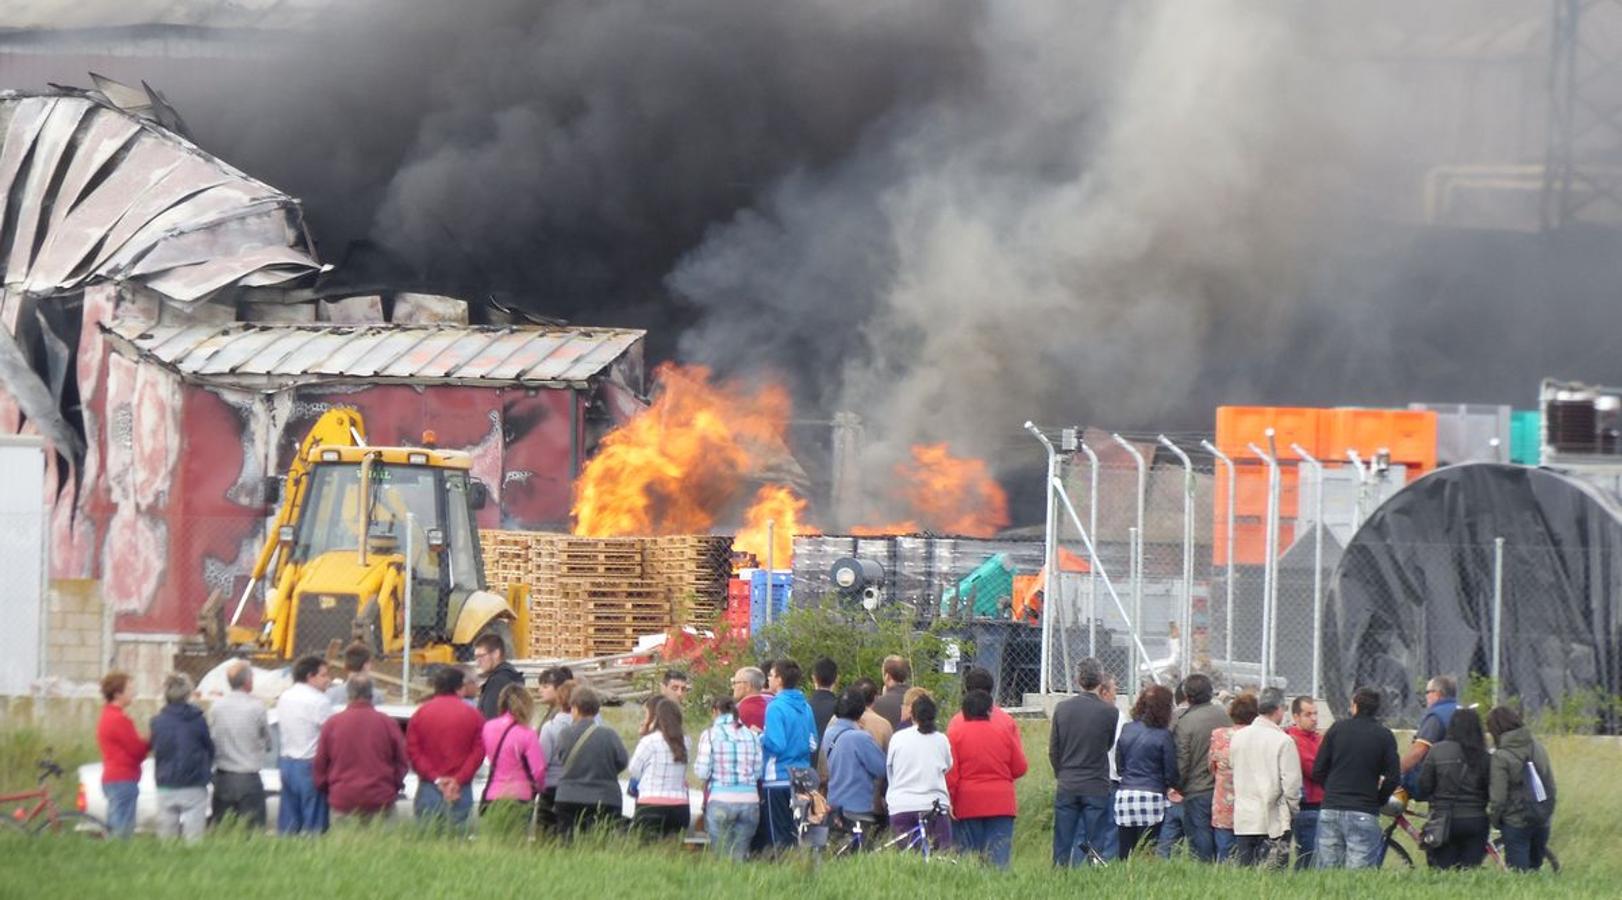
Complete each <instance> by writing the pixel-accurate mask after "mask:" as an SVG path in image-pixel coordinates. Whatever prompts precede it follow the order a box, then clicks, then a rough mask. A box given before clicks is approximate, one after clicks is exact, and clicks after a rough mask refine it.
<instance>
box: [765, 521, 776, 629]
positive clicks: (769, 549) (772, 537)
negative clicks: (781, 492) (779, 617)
mask: <svg viewBox="0 0 1622 900" xmlns="http://www.w3.org/2000/svg"><path fill="white" fill-rule="evenodd" d="M776 549H777V520H776V519H767V520H766V624H767V625H770V624H772V601H773V600H775V599H776V598H775V597H773V596H772V592H773V589H774V588H775V587H776V585H774V584H773V583H772V582H774V581H776V580H777V571H776V570H775V569H774V568H772V567H773V565H774V564H775V563H776V560H775V559H774V558H773V557H774V556H775V554H774V553H773V551H775V550H776Z"/></svg>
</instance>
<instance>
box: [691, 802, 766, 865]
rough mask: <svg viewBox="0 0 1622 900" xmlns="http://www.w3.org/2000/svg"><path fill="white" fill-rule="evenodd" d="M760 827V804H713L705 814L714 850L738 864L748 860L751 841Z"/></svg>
mask: <svg viewBox="0 0 1622 900" xmlns="http://www.w3.org/2000/svg"><path fill="white" fill-rule="evenodd" d="M759 825H760V804H759V803H727V802H724V801H721V800H711V801H710V805H709V806H708V807H706V808H705V810H704V830H705V831H706V832H708V833H709V836H710V850H711V851H713V852H714V853H715V855H717V856H722V857H727V858H730V859H735V860H737V861H738V862H743V861H744V859H746V858H748V856H749V841H750V840H751V839H752V838H753V837H754V836H755V828H757V827H758V826H759Z"/></svg>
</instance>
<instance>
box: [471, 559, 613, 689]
mask: <svg viewBox="0 0 1622 900" xmlns="http://www.w3.org/2000/svg"><path fill="white" fill-rule="evenodd" d="M559 537H562V535H555V534H547V533H544V532H535V531H494V530H484V531H480V532H479V543H480V544H481V546H482V548H483V551H484V575H485V580H486V581H487V582H488V583H489V585H490V588H491V590H494V591H497V592H498V593H505V592H506V589H507V586H508V585H511V584H522V585H525V586H526V587H528V588H529V621H530V628H529V645H528V646H527V647H520V648H518V652H519V653H521V654H522V655H524V656H525V657H527V658H530V659H556V658H562V657H569V658H578V657H583V656H586V655H588V653H587V651H588V649H589V647H588V643H587V641H586V628H585V622H584V621H583V620H582V617H581V616H580V613H579V610H578V609H573V608H571V606H570V604H569V603H568V602H567V601H566V600H565V599H564V598H563V596H562V595H561V592H560V588H561V583H560V581H559V579H558V577H557V574H558V571H557V567H556V565H555V564H554V563H553V560H554V558H555V557H556V539H557V538H559Z"/></svg>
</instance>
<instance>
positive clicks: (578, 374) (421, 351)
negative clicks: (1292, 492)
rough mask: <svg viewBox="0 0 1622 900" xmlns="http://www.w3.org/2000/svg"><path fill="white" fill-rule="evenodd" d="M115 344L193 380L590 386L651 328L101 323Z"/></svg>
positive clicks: (260, 386)
mask: <svg viewBox="0 0 1622 900" xmlns="http://www.w3.org/2000/svg"><path fill="white" fill-rule="evenodd" d="M102 330H103V331H105V332H106V333H107V334H108V335H110V336H112V337H113V339H114V346H116V347H119V348H120V349H123V350H125V351H126V352H131V353H134V354H137V355H139V356H140V357H142V358H144V359H150V360H153V361H155V362H157V363H160V364H162V365H164V366H166V367H168V368H170V369H172V370H174V371H175V372H178V373H179V374H180V375H181V376H182V377H184V378H187V379H188V380H193V381H200V382H206V383H209V384H219V385H226V386H231V387H238V388H243V389H248V390H264V389H269V388H277V387H284V386H287V385H291V384H306V383H311V382H318V381H364V382H378V381H406V382H412V383H419V384H420V383H457V384H489V383H492V382H496V383H507V384H519V385H533V386H547V387H559V386H575V387H579V386H584V385H585V384H586V383H587V382H588V381H590V380H591V379H592V378H594V377H595V376H597V375H599V374H601V373H602V372H604V371H605V370H606V369H607V368H608V367H609V366H611V365H613V364H614V363H615V362H616V361H617V360H619V359H620V358H621V357H623V356H625V355H626V353H628V352H630V351H631V350H632V349H633V348H635V347H636V346H637V344H638V343H639V342H641V340H642V339H643V337H644V336H645V335H646V334H647V332H644V331H637V330H632V329H622V328H578V327H575V328H564V327H540V328H531V327H516V326H511V327H503V326H479V325H262V324H260V325H256V324H249V323H244V322H232V323H229V324H210V325H181V324H171V325H152V324H148V323H145V322H140V321H134V320H124V321H116V322H113V323H112V324H111V325H110V326H108V325H104V326H102Z"/></svg>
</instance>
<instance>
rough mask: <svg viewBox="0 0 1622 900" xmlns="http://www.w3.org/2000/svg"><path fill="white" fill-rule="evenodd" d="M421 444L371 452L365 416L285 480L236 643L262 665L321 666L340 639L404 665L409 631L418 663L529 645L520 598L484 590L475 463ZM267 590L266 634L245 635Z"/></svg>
mask: <svg viewBox="0 0 1622 900" xmlns="http://www.w3.org/2000/svg"><path fill="white" fill-rule="evenodd" d="M424 438H425V440H424V443H425V444H427V445H428V446H422V447H373V446H370V445H368V444H367V443H366V426H365V423H364V422H363V421H362V419H361V416H360V414H359V413H358V412H356V411H354V410H349V409H335V410H330V411H328V412H327V413H325V414H324V415H322V416H321V418H320V420H319V421H317V422H316V423H315V425H314V427H312V428H311V429H310V432H309V434H307V435H306V436H305V438H304V441H303V442H302V443H301V444H300V446H299V452H298V455H297V457H296V458H295V459H294V460H293V463H292V465H291V466H290V467H289V468H288V471H287V476H286V479H285V480H284V481H283V483H282V486H281V490H280V494H281V497H280V500H281V502H280V507H279V509H278V510H277V514H276V518H275V520H274V521H273V522H272V525H271V528H270V533H269V535H268V536H267V537H266V540H265V544H264V547H263V548H262V549H261V550H260V552H259V555H258V557H257V558H256V559H255V561H254V567H253V571H252V573H251V574H252V578H251V580H250V581H249V582H248V587H247V589H246V590H244V591H243V593H242V596H241V598H240V599H239V600H238V602H237V606H236V609H235V611H234V612H233V613H232V616H231V621H230V625H229V627H227V629H226V634H225V638H226V643H227V644H228V645H230V646H231V647H232V648H234V649H238V650H246V651H247V652H248V653H249V654H250V655H252V656H255V657H258V658H261V659H265V660H266V661H271V660H287V659H293V658H295V657H298V656H303V655H304V654H307V653H316V654H324V653H326V652H327V650H328V649H329V647H330V645H331V642H332V641H334V640H339V641H344V642H348V641H350V640H360V641H363V642H365V643H367V644H369V645H370V646H371V648H372V651H373V653H376V654H380V655H383V656H398V655H400V654H401V653H402V651H403V650H404V649H405V647H406V633H407V628H408V627H409V629H410V635H411V640H410V648H411V658H412V660H413V661H417V662H452V661H455V660H465V659H468V658H470V656H471V646H472V644H473V642H474V641H476V640H477V639H478V638H479V637H481V636H482V635H485V634H496V635H499V636H500V637H501V639H502V641H503V642H504V643H505V644H506V647H507V655H508V656H509V658H510V657H512V656H514V655H515V654H514V650H515V648H520V647H527V646H528V634H527V632H528V622H529V616H528V614H527V609H528V604H527V603H526V598H525V597H524V596H523V588H522V587H521V586H515V587H514V588H513V589H510V590H509V591H508V595H507V596H506V597H500V596H497V595H496V594H493V593H491V592H490V591H488V590H486V589H485V581H484V563H483V560H482V559H481V556H480V552H479V533H478V528H477V526H476V525H475V520H474V512H475V511H476V510H477V509H479V508H480V507H482V506H483V505H484V503H485V499H486V492H485V486H484V485H483V484H482V483H480V482H478V481H477V480H475V479H474V478H473V477H472V475H471V471H470V470H471V468H472V462H473V461H472V457H470V456H469V455H468V454H467V453H463V452H460V451H455V450H440V449H436V448H435V447H433V446H432V439H431V437H430V436H429V435H424ZM261 589H262V590H263V594H264V616H263V618H262V621H261V624H260V626H259V627H258V628H257V629H253V628H247V627H243V626H241V625H239V624H238V623H239V621H240V620H241V618H242V612H243V609H244V608H245V607H246V606H247V605H248V602H249V600H250V598H251V597H253V596H254V595H255V592H256V591H259V590H261ZM408 623H409V625H408Z"/></svg>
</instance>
